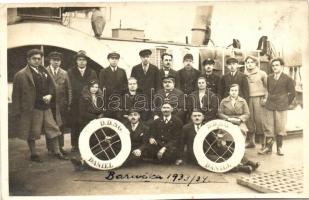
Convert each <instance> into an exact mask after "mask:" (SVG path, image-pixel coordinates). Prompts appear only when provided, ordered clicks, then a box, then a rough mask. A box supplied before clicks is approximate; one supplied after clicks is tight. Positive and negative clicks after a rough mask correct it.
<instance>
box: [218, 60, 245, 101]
mask: <svg viewBox="0 0 309 200" xmlns="http://www.w3.org/2000/svg"><path fill="white" fill-rule="evenodd" d="M226 64H227V67H228V68H229V70H230V71H229V72H228V73H226V74H225V75H224V76H223V77H222V79H221V97H222V98H225V97H228V96H229V89H230V86H231V85H232V84H234V83H236V84H238V85H239V96H241V97H242V98H244V99H245V100H246V101H248V97H249V87H248V80H247V78H246V75H245V74H243V73H242V72H240V71H238V60H237V59H236V58H233V57H230V58H228V59H227V60H226Z"/></svg>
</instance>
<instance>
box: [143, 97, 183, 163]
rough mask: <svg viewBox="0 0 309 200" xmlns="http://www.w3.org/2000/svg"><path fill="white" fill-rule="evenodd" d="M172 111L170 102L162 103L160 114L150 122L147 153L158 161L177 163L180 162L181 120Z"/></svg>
mask: <svg viewBox="0 0 309 200" xmlns="http://www.w3.org/2000/svg"><path fill="white" fill-rule="evenodd" d="M172 111H173V107H172V105H171V103H166V102H165V103H163V105H162V107H161V111H160V112H161V116H160V117H159V118H157V119H155V120H154V122H153V123H151V126H150V137H149V143H150V146H149V155H150V156H151V157H152V158H154V159H156V160H158V161H159V162H163V163H169V164H171V163H173V162H175V164H177V165H178V164H180V163H181V161H180V160H179V159H180V156H181V155H180V153H179V152H180V147H181V145H180V144H181V141H182V131H181V130H182V122H181V121H180V120H179V118H178V117H176V116H174V115H172Z"/></svg>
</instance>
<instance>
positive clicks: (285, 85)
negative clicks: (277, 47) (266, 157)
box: [258, 58, 295, 156]
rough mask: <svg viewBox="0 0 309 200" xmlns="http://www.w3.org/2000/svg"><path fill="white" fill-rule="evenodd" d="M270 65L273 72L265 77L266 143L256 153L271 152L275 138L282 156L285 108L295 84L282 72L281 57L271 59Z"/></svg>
mask: <svg viewBox="0 0 309 200" xmlns="http://www.w3.org/2000/svg"><path fill="white" fill-rule="evenodd" d="M271 66H272V69H273V72H274V73H273V74H271V75H269V76H268V77H267V91H268V96H267V100H266V104H265V107H266V112H265V121H264V128H265V129H264V133H265V136H266V145H265V148H264V149H263V150H261V151H259V152H258V153H259V154H267V153H271V152H272V145H273V143H274V140H275V139H276V144H277V154H278V155H279V156H283V155H284V154H283V152H282V137H283V136H284V135H286V130H285V126H286V122H287V110H288V109H289V106H290V104H291V103H292V102H293V100H294V98H295V86H294V82H293V79H291V78H290V77H289V76H288V75H286V74H285V73H283V67H284V61H283V60H282V59H281V58H275V59H273V60H272V61H271Z"/></svg>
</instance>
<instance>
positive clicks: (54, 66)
mask: <svg viewBox="0 0 309 200" xmlns="http://www.w3.org/2000/svg"><path fill="white" fill-rule="evenodd" d="M48 58H49V62H50V65H49V66H48V67H47V68H46V69H47V71H48V72H49V73H50V74H51V75H52V78H53V79H54V81H55V82H56V97H57V99H56V103H57V104H58V106H59V110H60V115H61V120H62V125H61V126H59V129H60V131H61V135H60V136H59V146H60V152H61V153H62V154H63V155H66V152H65V151H64V149H63V147H64V128H65V127H66V126H67V125H68V124H67V118H68V116H67V115H68V111H69V109H70V107H71V102H72V87H71V83H70V80H69V76H68V73H67V72H66V71H65V70H63V69H62V68H61V67H60V65H61V61H62V58H63V56H62V53H59V52H56V51H54V52H51V53H50V54H49V55H48ZM46 146H47V149H48V152H49V154H51V153H52V148H51V143H50V142H49V140H48V138H46Z"/></svg>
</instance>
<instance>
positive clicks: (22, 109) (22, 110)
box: [12, 65, 62, 136]
mask: <svg viewBox="0 0 309 200" xmlns="http://www.w3.org/2000/svg"><path fill="white" fill-rule="evenodd" d="M40 68H41V70H42V71H44V72H45V73H46V74H47V75H48V76H49V78H50V80H51V81H50V85H49V93H50V94H51V95H52V100H51V103H50V104H51V109H52V111H53V113H54V118H55V121H56V122H57V124H58V126H61V125H62V121H61V116H60V111H59V108H58V105H57V104H55V100H56V98H57V97H56V83H55V81H54V80H53V79H52V78H51V74H50V73H49V72H48V71H47V70H46V68H45V67H43V66H40ZM35 98H36V88H35V84H34V80H33V76H32V72H31V69H30V66H28V65H27V66H26V67H24V68H23V69H21V70H20V71H18V72H17V73H16V74H15V76H14V80H13V92H12V113H13V116H18V117H21V119H20V122H23V123H20V124H19V130H20V131H21V133H20V134H21V135H22V136H26V135H28V134H29V133H26V131H27V130H31V127H30V126H31V120H32V115H31V114H32V110H33V109H34V105H35Z"/></svg>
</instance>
